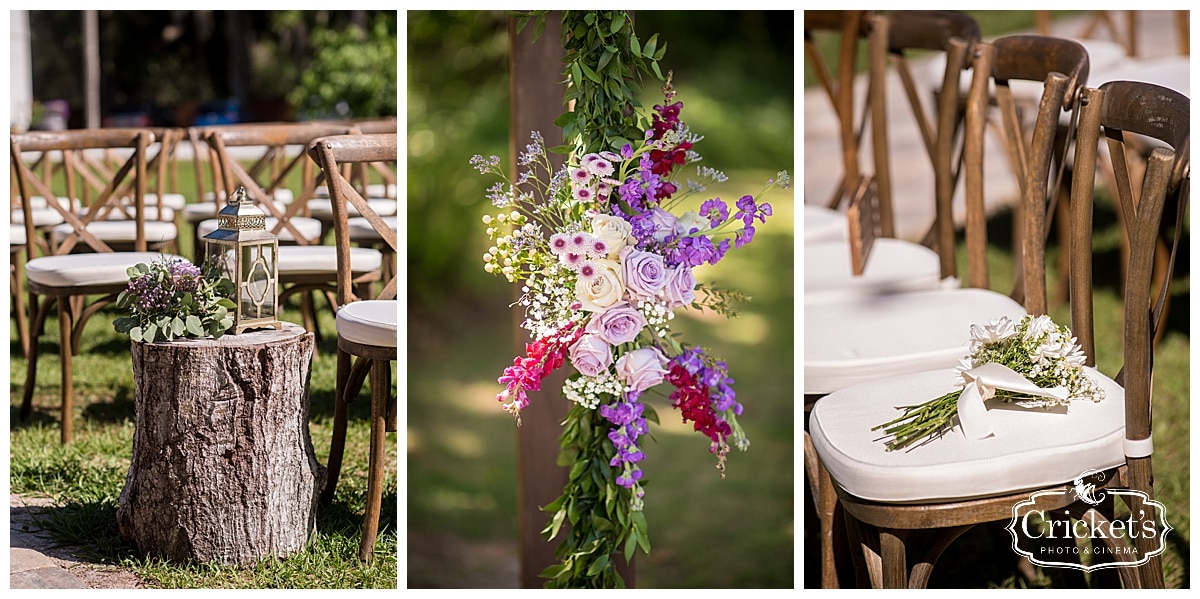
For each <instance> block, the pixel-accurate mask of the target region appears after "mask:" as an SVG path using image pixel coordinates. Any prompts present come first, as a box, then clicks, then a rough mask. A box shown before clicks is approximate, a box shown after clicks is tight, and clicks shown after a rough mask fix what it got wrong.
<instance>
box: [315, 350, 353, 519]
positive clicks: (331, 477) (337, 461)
mask: <svg viewBox="0 0 1200 599" xmlns="http://www.w3.org/2000/svg"><path fill="white" fill-rule="evenodd" d="M349 379H350V354H348V353H346V352H344V351H342V350H340V349H339V350H338V352H337V374H336V379H335V382H334V393H333V439H332V440H331V441H330V443H329V460H328V463H327V465H326V476H325V489H324V490H323V491H322V492H321V503H322V504H323V505H329V504H330V503H332V502H333V493H334V491H336V490H337V483H338V478H339V477H340V475H341V473H342V454H343V453H345V450H346V419H347V418H348V413H349V410H350V395H349V394H348V393H347V389H346V387H347V382H348V381H349Z"/></svg>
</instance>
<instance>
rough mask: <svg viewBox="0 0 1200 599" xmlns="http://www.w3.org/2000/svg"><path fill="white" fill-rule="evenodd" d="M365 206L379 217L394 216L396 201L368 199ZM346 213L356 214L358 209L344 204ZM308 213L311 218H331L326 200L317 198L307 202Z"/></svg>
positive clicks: (352, 205) (331, 214)
mask: <svg viewBox="0 0 1200 599" xmlns="http://www.w3.org/2000/svg"><path fill="white" fill-rule="evenodd" d="M367 205H369V206H370V207H371V209H372V210H374V211H375V214H378V215H379V216H391V215H394V214H396V200H388V199H384V198H368V199H367ZM346 208H347V210H346V213H347V214H349V215H350V216H355V215H357V214H358V208H355V207H354V204H351V203H349V202H347V203H346ZM308 213H309V214H311V215H313V218H320V219H323V220H330V219H332V218H333V208H332V207H331V206H330V205H329V200H328V199H321V198H317V199H315V200H309V201H308Z"/></svg>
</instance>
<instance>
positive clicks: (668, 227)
mask: <svg viewBox="0 0 1200 599" xmlns="http://www.w3.org/2000/svg"><path fill="white" fill-rule="evenodd" d="M677 220H678V219H677V218H676V217H675V215H674V214H671V213H670V212H667V211H666V210H663V209H662V208H659V207H658V206H655V207H654V208H652V209H651V210H650V222H651V223H654V240H655V241H662V240H664V239H666V238H667V236H668V235H670V234H671V233H673V232H674V231H675V223H676V221H677Z"/></svg>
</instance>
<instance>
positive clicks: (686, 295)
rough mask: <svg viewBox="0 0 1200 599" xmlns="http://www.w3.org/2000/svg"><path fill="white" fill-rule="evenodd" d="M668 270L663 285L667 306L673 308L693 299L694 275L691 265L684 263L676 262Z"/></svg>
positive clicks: (694, 293) (694, 297)
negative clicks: (665, 282)
mask: <svg viewBox="0 0 1200 599" xmlns="http://www.w3.org/2000/svg"><path fill="white" fill-rule="evenodd" d="M668 270H669V273H670V274H669V275H668V276H667V285H666V287H664V290H665V291H666V294H667V307H668V308H670V309H671V310H674V309H675V308H681V307H683V306H686V305H688V304H691V303H692V302H693V301H695V300H696V292H695V289H696V277H695V275H693V274H692V267H690V266H688V265H686V264H677V265H675V266H673V267H671V268H669V269H668Z"/></svg>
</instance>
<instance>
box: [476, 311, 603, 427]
mask: <svg viewBox="0 0 1200 599" xmlns="http://www.w3.org/2000/svg"><path fill="white" fill-rule="evenodd" d="M582 335H583V327H581V326H579V323H576V322H569V323H567V324H566V325H564V326H563V327H562V328H560V329H559V330H558V331H556V332H555V334H553V335H548V336H546V337H543V338H541V339H538V340H537V341H535V342H533V343H526V344H525V357H516V358H513V364H512V366H509V367H507V368H505V369H504V374H502V375H501V376H500V378H498V379H496V382H498V383H500V384H501V385H504V391H501V392H500V393H499V394H498V395H496V401H499V402H501V403H504V406H503V407H504V411H506V412H509V413H510V414H512V415H513V417H514V418H516V419H517V425H518V426H520V424H521V410H523V409H525V408H526V407H528V406H529V396H528V394H527V393H526V392H527V391H539V390H541V388H542V379H544V378H546V377H547V376H549V375H550V373H551V372H554V370H555V369H557V368H558V367H559V366H562V365H563V363H565V362H566V355H567V352H568V350H569V348H570V347H571V346H572V345H574V344H575V342H576V341H578V340H579V338H580V336H582ZM505 402H507V403H505Z"/></svg>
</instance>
